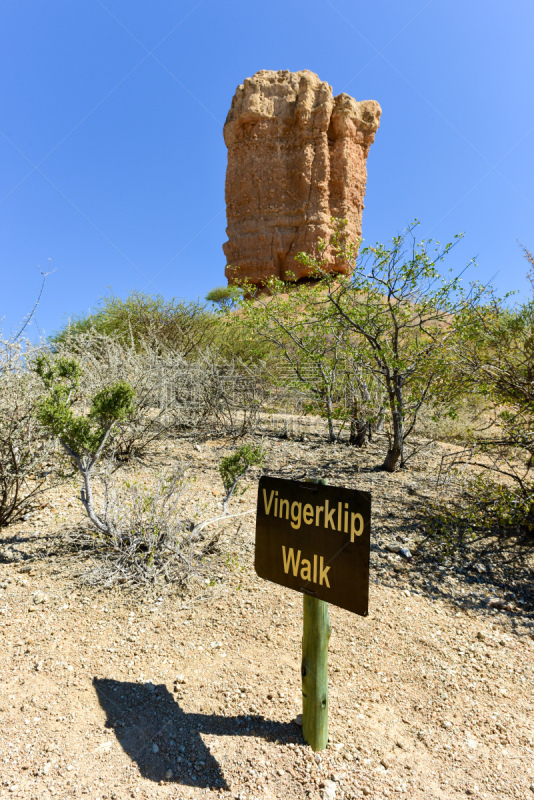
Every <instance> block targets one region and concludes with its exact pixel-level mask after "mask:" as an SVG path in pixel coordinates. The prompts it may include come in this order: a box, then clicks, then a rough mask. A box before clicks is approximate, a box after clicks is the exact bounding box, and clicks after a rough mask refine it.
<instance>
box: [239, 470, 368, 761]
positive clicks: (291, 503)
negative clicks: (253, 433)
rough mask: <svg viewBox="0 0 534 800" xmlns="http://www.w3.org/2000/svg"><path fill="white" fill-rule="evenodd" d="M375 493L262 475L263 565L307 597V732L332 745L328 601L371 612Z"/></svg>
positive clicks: (260, 568)
mask: <svg viewBox="0 0 534 800" xmlns="http://www.w3.org/2000/svg"><path fill="white" fill-rule="evenodd" d="M370 524H371V495H370V494H369V493H368V492H359V491H357V490H354V489H345V488H342V487H337V486H327V485H325V484H323V485H319V484H313V483H303V482H299V481H288V480H284V479H281V478H270V477H262V478H261V479H260V483H259V488H258V509H257V516H256V553H255V568H256V572H257V574H258V575H259V576H260V577H261V578H265V579H266V580H269V581H272V582H273V583H278V584H280V585H281V586H286V587H287V588H289V589H295V590H296V591H299V592H302V594H303V595H304V606H303V636H302V712H303V713H302V734H303V736H304V739H305V740H306V742H308V744H309V745H310V746H311V747H312V749H313V750H324V749H325V748H326V747H327V744H328V640H329V638H330V633H331V627H330V621H329V617H328V603H332V604H333V605H337V606H340V607H341V608H345V609H347V610H348V611H352V612H354V613H356V614H361V615H362V616H366V615H367V613H368V601H369V553H370Z"/></svg>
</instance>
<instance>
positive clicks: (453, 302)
mask: <svg viewBox="0 0 534 800" xmlns="http://www.w3.org/2000/svg"><path fill="white" fill-rule="evenodd" d="M417 224H418V223H417V222H415V223H413V224H412V225H410V226H409V227H408V228H407V229H406V230H405V231H404V232H402V233H401V234H399V235H398V236H396V237H394V238H393V239H392V242H391V246H390V247H386V246H385V245H383V244H377V245H376V246H375V247H367V248H365V249H364V250H362V252H361V254H360V256H359V257H358V258H357V259H356V258H355V250H354V248H353V247H352V246H350V245H347V244H346V243H345V242H344V236H343V223H341V225H340V226H339V227H338V230H337V232H336V234H335V235H334V237H333V239H332V240H331V241H330V243H329V246H330V248H331V250H332V251H333V253H334V255H335V256H336V258H338V259H339V258H342V259H344V260H345V261H347V262H348V263H349V265H350V267H351V274H350V275H348V276H339V275H332V274H331V273H329V272H328V271H327V270H326V266H327V261H326V255H327V249H328V246H327V245H326V243H324V242H323V243H322V246H321V248H320V252H319V257H318V258H314V257H311V256H309V255H307V254H304V253H303V254H300V257H299V258H300V260H301V262H302V263H304V264H306V265H307V266H308V267H309V269H310V270H311V271H312V273H315V274H316V276H317V277H318V278H320V279H321V285H322V286H323V287H324V288H323V292H324V295H325V297H326V298H327V300H328V303H329V304H330V305H331V307H332V309H333V310H334V311H335V315H336V325H337V327H338V328H341V329H342V331H343V335H344V336H346V334H347V333H350V334H351V336H352V337H354V338H355V339H356V340H357V342H358V357H359V359H363V362H364V363H365V365H366V369H368V370H369V371H370V372H371V373H372V375H373V376H374V377H375V378H376V379H377V380H379V381H380V383H381V384H382V386H383V387H384V391H385V394H386V398H387V404H388V407H389V431H388V435H389V446H388V451H387V454H386V457H385V460H384V463H383V464H382V468H383V469H384V470H386V471H388V472H393V471H394V470H395V468H396V466H397V464H398V463H399V462H400V467H404V466H405V464H406V458H407V456H406V452H405V442H406V440H407V438H408V437H409V436H410V434H411V433H412V432H413V430H414V427H415V424H416V421H417V416H418V413H419V411H420V409H421V407H422V406H423V404H424V403H425V402H428V401H429V400H430V399H432V397H433V392H434V393H435V391H436V388H437V387H438V385H440V384H441V387H440V390H441V391H444V390H445V387H446V385H447V358H448V352H449V349H448V348H449V344H450V343H451V341H452V339H453V337H454V336H455V335H456V331H457V329H458V321H459V320H461V319H462V318H463V315H464V313H465V312H466V310H467V309H469V308H471V307H472V306H473V305H474V304H475V303H476V300H477V298H478V296H479V294H480V290H479V289H477V288H476V287H475V286H472V287H471V290H470V291H469V292H468V293H465V292H464V291H463V289H462V286H461V283H460V276H459V275H458V276H456V277H453V278H451V279H445V278H443V277H442V276H441V274H440V272H439V271H438V265H439V264H440V263H441V262H442V261H443V260H444V259H445V258H446V256H447V255H448V254H449V253H450V251H451V249H452V247H453V246H454V244H456V243H457V241H458V240H459V238H461V235H457V236H456V237H455V240H454V241H453V242H451V243H449V244H447V245H445V247H443V248H440V247H439V243H437V242H436V243H433V242H432V240H429V241H428V242H426V241H424V240H423V241H422V242H421V243H420V244H417V242H416V240H415V236H414V233H413V231H414V228H415V227H416V225H417Z"/></svg>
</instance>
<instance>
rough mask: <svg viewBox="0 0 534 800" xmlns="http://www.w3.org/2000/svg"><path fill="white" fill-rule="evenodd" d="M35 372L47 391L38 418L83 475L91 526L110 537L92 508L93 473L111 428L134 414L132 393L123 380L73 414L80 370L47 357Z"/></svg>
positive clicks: (37, 363)
mask: <svg viewBox="0 0 534 800" xmlns="http://www.w3.org/2000/svg"><path fill="white" fill-rule="evenodd" d="M35 372H36V373H37V374H38V375H39V376H40V377H41V379H42V380H43V382H44V384H45V386H46V388H47V389H48V390H49V392H48V395H47V397H46V398H45V399H44V400H43V402H42V404H41V407H40V410H39V418H40V420H41V422H42V424H43V425H45V427H46V428H48V430H49V431H50V432H51V433H53V434H54V435H55V436H57V437H58V439H59V441H60V443H61V445H62V447H63V449H64V450H65V452H66V453H67V455H69V456H70V457H71V458H72V460H73V461H74V463H75V464H76V466H77V467H78V470H79V472H80V474H81V476H82V479H83V488H82V489H81V492H80V499H81V502H82V504H83V506H84V508H85V510H86V512H87V516H88V517H89V519H90V520H91V522H92V523H93V525H94V526H95V527H96V528H97V529H98V530H99V531H100V532H101V533H104V534H113V533H114V531H113V530H111V529H110V526H109V524H108V523H107V522H106V521H105V520H102V519H100V518H99V516H98V515H97V513H96V512H95V509H94V503H93V490H92V474H93V470H94V467H95V465H96V463H97V462H98V460H99V459H100V457H101V456H102V453H103V451H104V448H105V446H106V444H107V443H108V441H109V439H110V437H111V435H112V431H113V428H114V427H115V426H116V425H117V423H119V422H121V421H124V420H126V419H127V418H128V415H129V414H131V413H132V411H133V404H132V401H133V397H134V391H133V389H132V387H131V386H130V385H129V384H128V383H126V381H120V382H119V383H116V384H114V385H113V386H108V387H105V388H104V389H102V390H101V391H100V392H98V393H97V394H95V396H94V397H93V398H92V400H91V406H90V409H89V412H88V413H87V414H83V413H78V414H77V415H76V414H75V413H74V404H75V402H76V400H77V399H78V398H77V397H76V389H77V387H78V384H79V379H80V374H81V367H80V365H79V363H78V362H77V361H76V360H74V359H62V358H60V359H58V360H57V361H56V362H55V363H53V362H52V361H51V360H50V358H49V357H48V356H46V355H40V356H38V357H37V359H36V360H35Z"/></svg>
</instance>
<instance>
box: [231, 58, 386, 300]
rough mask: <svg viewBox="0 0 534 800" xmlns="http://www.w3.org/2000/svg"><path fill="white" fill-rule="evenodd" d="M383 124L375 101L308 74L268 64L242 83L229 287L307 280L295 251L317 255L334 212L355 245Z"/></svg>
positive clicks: (235, 127) (237, 100)
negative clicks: (335, 90) (337, 91)
mask: <svg viewBox="0 0 534 800" xmlns="http://www.w3.org/2000/svg"><path fill="white" fill-rule="evenodd" d="M379 121H380V106H379V105H378V103H376V102H375V101H373V100H367V101H363V102H360V103H358V102H356V100H354V99H353V98H352V97H349V95H346V94H341V95H338V96H337V97H335V98H334V96H333V94H332V88H331V87H330V86H329V85H328V84H327V83H325V82H324V81H321V80H319V78H318V77H317V75H315V74H314V73H313V72H309V71H308V70H303V71H301V72H288V71H279V72H272V71H269V70H262V71H260V72H257V73H256V74H255V75H254V76H253V77H252V78H247V79H246V80H245V82H244V83H243V85H242V86H239V87H238V88H237V91H236V93H235V96H234V98H233V100H232V107H231V109H230V112H229V114H228V117H227V120H226V123H225V126H224V139H225V142H226V145H227V147H228V168H227V172H226V213H227V219H228V227H227V234H228V241H227V242H226V243H225V244H224V245H223V250H224V253H225V256H226V260H227V264H228V266H227V268H226V276H227V278H228V281H229V283H234V282H236V281H240V280H243V279H245V278H246V279H248V280H249V281H251V282H252V283H256V284H258V283H262V282H263V281H265V280H266V279H268V278H269V277H270V276H273V275H274V276H277V277H280V278H282V279H284V280H288V279H291V278H296V279H297V280H298V279H301V278H304V277H306V270H305V269H304V267H303V266H302V265H301V264H299V263H298V262H296V261H295V260H294V257H295V255H296V254H297V253H299V252H301V251H306V252H310V253H314V254H315V253H316V252H317V244H318V240H319V238H328V236H329V235H330V234H331V232H332V228H331V222H330V218H331V217H332V216H335V217H344V218H346V219H347V220H348V227H347V233H348V236H349V238H350V239H351V240H353V241H357V239H358V238H359V236H360V235H361V217H362V211H363V198H364V195H365V184H366V178H367V171H366V159H367V153H368V151H369V147H370V146H371V144H372V142H373V140H374V135H375V133H376V131H377V129H378V125H379ZM331 268H332V269H333V270H336V271H344V270H345V265H343V264H335V263H332V264H331Z"/></svg>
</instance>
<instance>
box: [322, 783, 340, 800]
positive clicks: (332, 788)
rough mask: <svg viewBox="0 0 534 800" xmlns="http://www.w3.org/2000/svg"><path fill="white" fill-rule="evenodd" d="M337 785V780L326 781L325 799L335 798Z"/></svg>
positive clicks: (331, 799)
mask: <svg viewBox="0 0 534 800" xmlns="http://www.w3.org/2000/svg"><path fill="white" fill-rule="evenodd" d="M336 789H337V785H336V783H335V781H328V780H327V781H324V789H323V798H324V800H334V798H335V796H336Z"/></svg>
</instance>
